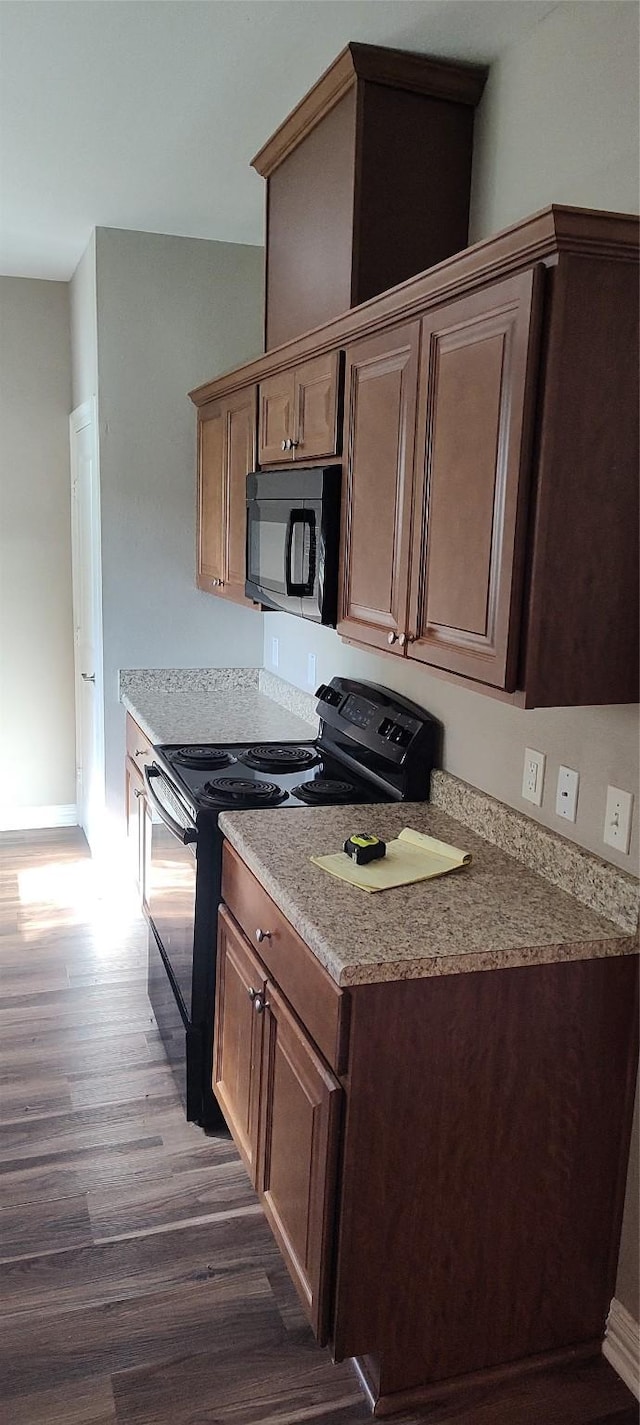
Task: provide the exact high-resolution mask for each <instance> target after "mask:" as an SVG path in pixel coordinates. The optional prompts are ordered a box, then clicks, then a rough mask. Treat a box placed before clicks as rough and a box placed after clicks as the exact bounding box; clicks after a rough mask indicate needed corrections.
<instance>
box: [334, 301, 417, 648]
mask: <svg viewBox="0 0 640 1425" xmlns="http://www.w3.org/2000/svg"><path fill="white" fill-rule="evenodd" d="M419 339H420V326H419V323H418V322H412V323H410V324H409V325H408V326H404V327H399V328H392V329H391V331H388V332H385V333H384V334H383V335H382V336H374V337H370V338H369V339H368V340H364V341H360V342H355V343H354V345H353V346H352V347H349V348H347V354H346V378H345V380H346V402H345V463H346V478H345V480H344V481H343V498H342V540H343V553H342V568H341V585H342V592H341V616H340V620H339V623H338V632H339V633H341V634H342V635H343V636H344V637H349V638H354V639H357V640H360V641H362V642H366V643H368V644H370V645H371V646H373V647H376V648H389V649H390V650H391V651H392V652H394V653H399V654H403V653H404V650H405V645H406V627H407V598H408V577H409V537H410V530H411V499H412V488H413V466H414V431H415V422H416V391H417V381H418V348H419Z"/></svg>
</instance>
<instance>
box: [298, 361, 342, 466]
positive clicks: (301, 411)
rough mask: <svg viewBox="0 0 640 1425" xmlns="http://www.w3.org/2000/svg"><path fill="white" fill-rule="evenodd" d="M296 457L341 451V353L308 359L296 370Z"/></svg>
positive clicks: (313, 456)
mask: <svg viewBox="0 0 640 1425" xmlns="http://www.w3.org/2000/svg"><path fill="white" fill-rule="evenodd" d="M295 383H296V431H295V439H296V441H297V444H296V446H295V448H294V456H295V459H296V460H315V459H317V458H318V457H319V456H322V455H326V456H333V455H336V454H337V452H338V434H339V424H338V407H339V388H340V352H338V351H331V352H329V354H328V355H327V356H319V357H318V358H317V359H316V360H315V361H305V362H304V364H303V365H301V366H298V367H297V368H296V372H295Z"/></svg>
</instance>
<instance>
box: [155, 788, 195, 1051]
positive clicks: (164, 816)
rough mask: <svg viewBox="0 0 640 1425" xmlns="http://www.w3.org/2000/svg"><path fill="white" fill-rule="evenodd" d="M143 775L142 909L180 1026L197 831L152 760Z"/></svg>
mask: <svg viewBox="0 0 640 1425" xmlns="http://www.w3.org/2000/svg"><path fill="white" fill-rule="evenodd" d="M144 780H145V786H146V793H147V798H148V801H149V806H150V810H151V817H150V820H149V822H148V823H147V832H148V835H150V837H151V846H150V848H149V847H148V848H147V888H146V889H147V897H146V910H147V915H148V918H149V921H150V922H151V926H152V929H153V931H154V933H155V938H156V941H157V943H158V948H159V950H160V953H161V955H162V958H163V961H164V964H165V968H166V970H167V973H168V976H169V979H170V981H171V987H172V989H173V993H174V995H175V997H176V999H177V1001H178V1007H179V1009H180V1013H181V1015H182V1018H183V1020H184V1023H185V1025H186V1024H188V1023H189V1022H190V1021H191V1019H192V981H193V947H194V927H195V910H196V845H197V840H198V831H197V828H196V826H195V825H194V823H193V821H192V820H191V819H190V818H189V816H188V814H187V813H186V812H185V809H184V807H183V806H182V804H181V803H180V801H179V800H178V798H177V797H176V795H175V793H174V791H173V789H172V787H171V784H170V782H169V781H168V779H167V778H166V777H165V775H164V773H163V772H162V771H161V769H160V768H159V767H158V766H157V764H156V763H152V764H151V766H150V767H145V769H144Z"/></svg>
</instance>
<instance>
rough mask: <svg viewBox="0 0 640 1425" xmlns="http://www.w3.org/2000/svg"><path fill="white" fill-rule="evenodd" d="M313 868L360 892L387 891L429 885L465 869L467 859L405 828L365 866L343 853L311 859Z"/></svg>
mask: <svg viewBox="0 0 640 1425" xmlns="http://www.w3.org/2000/svg"><path fill="white" fill-rule="evenodd" d="M311 860H312V861H313V864H314V866H321V867H322V869H323V871H329V872H330V874H331V875H332V876H337V877H338V878H339V880H341V881H348V882H349V885H351V886H359V887H360V889H361V890H363V891H389V890H392V889H393V887H394V886H409V885H411V884H412V882H414V881H431V880H433V879H434V877H436V876H446V874H447V871H455V870H458V869H459V867H460V866H468V865H469V863H470V861H471V855H470V853H469V852H468V851H460V850H459V848H458V847H457V846H448V845H447V843H446V842H445V841H438V840H436V837H435V836H425V835H423V833H422V832H420V831H412V830H411V828H410V827H408V826H405V828H404V831H401V832H400V835H399V837H398V839H397V841H388V842H387V854H386V856H383V857H382V859H381V860H380V861H370V862H369V864H368V866H358V865H357V864H356V862H355V861H353V860H352V859H351V857H350V856H347V854H346V852H345V851H337V852H335V853H334V854H333V855H332V856H312V857H311Z"/></svg>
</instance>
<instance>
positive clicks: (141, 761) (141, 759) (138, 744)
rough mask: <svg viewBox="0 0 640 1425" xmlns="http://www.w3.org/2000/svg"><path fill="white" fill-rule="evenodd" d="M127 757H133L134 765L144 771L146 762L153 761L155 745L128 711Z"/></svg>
mask: <svg viewBox="0 0 640 1425" xmlns="http://www.w3.org/2000/svg"><path fill="white" fill-rule="evenodd" d="M127 757H130V758H131V761H132V762H133V765H134V767H139V768H140V771H141V772H142V768H143V767H144V765H145V763H146V762H151V761H153V747H152V745H151V743H150V741H149V738H148V737H147V735H146V733H145V732H142V731H141V729H140V728H139V727H138V724H137V722H136V720H135V718H133V717H132V716H131V713H129V712H128V713H127Z"/></svg>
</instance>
